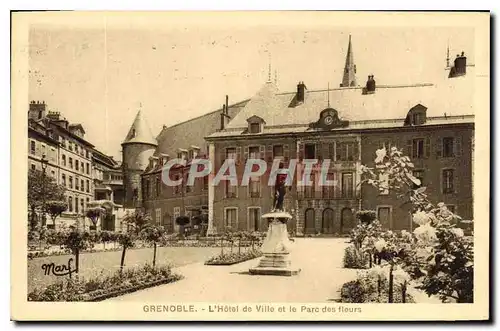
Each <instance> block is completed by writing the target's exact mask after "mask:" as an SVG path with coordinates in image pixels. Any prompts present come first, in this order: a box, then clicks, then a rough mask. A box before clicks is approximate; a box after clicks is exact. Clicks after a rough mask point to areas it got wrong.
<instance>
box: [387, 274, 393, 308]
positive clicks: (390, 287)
mask: <svg viewBox="0 0 500 331" xmlns="http://www.w3.org/2000/svg"><path fill="white" fill-rule="evenodd" d="M393 268H394V266H393V265H391V269H390V271H389V294H388V296H389V303H393V302H394V276H393V275H392V270H393Z"/></svg>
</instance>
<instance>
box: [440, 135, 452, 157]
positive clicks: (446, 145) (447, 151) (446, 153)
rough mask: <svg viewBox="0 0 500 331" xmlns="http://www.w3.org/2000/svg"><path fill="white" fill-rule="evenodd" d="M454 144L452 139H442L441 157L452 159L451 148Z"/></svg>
mask: <svg viewBox="0 0 500 331" xmlns="http://www.w3.org/2000/svg"><path fill="white" fill-rule="evenodd" d="M454 144H455V139H453V137H445V138H443V157H454V156H455V155H454V154H455V153H454V152H453V147H454Z"/></svg>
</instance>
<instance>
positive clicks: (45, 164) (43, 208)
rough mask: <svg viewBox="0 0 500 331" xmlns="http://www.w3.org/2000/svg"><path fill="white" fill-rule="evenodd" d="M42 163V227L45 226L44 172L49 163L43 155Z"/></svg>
mask: <svg viewBox="0 0 500 331" xmlns="http://www.w3.org/2000/svg"><path fill="white" fill-rule="evenodd" d="M40 162H41V163H42V226H45V222H46V216H45V171H46V169H47V164H48V163H49V161H48V160H47V159H46V158H45V154H43V155H42V159H41V160H40Z"/></svg>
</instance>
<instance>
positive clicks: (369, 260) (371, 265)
mask: <svg viewBox="0 0 500 331" xmlns="http://www.w3.org/2000/svg"><path fill="white" fill-rule="evenodd" d="M368 255H369V256H370V260H369V261H370V268H371V267H372V254H371V253H369V254H368Z"/></svg>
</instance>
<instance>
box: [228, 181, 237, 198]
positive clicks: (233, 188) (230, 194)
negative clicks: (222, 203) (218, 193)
mask: <svg viewBox="0 0 500 331" xmlns="http://www.w3.org/2000/svg"><path fill="white" fill-rule="evenodd" d="M226 198H236V186H234V185H232V184H231V181H230V180H226Z"/></svg>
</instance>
